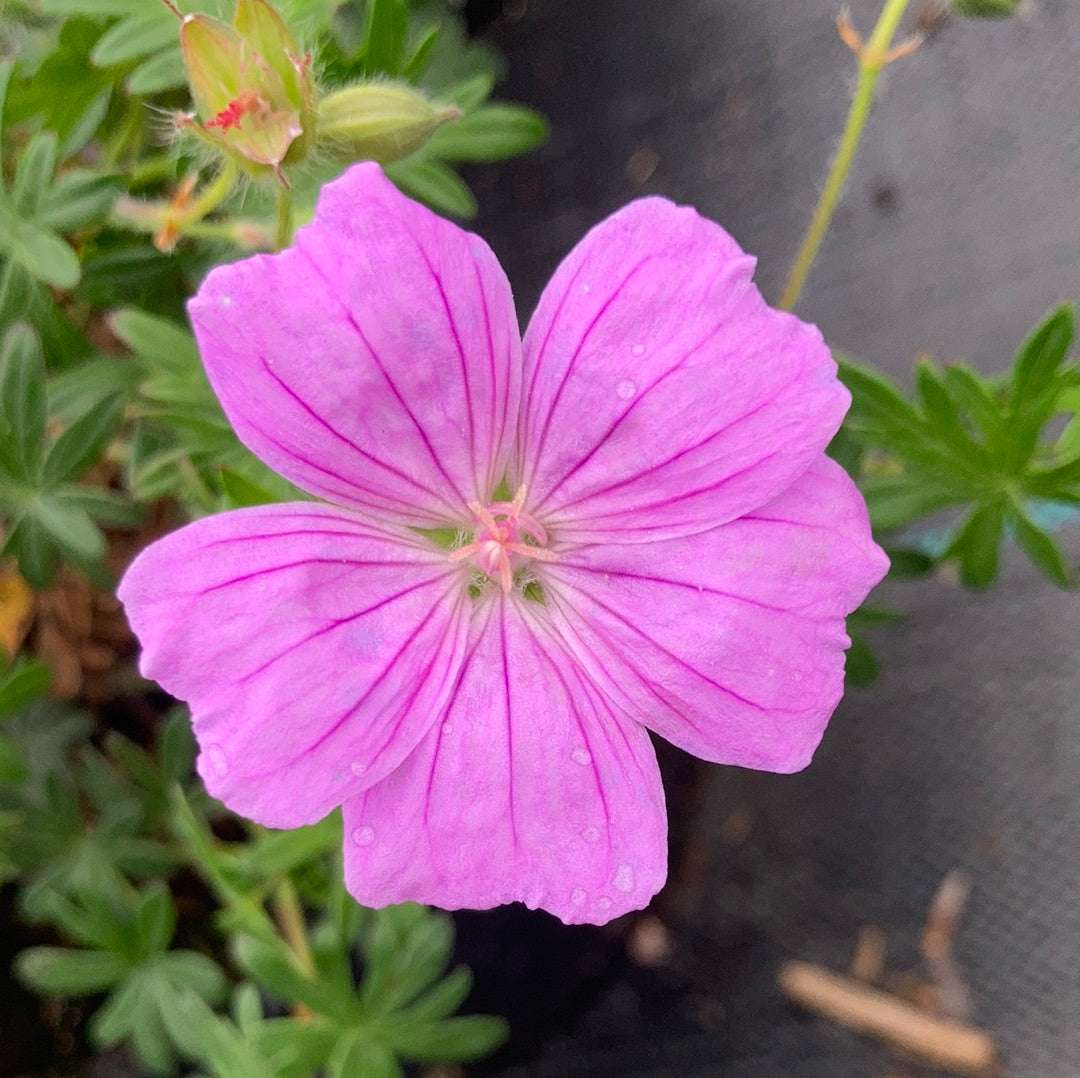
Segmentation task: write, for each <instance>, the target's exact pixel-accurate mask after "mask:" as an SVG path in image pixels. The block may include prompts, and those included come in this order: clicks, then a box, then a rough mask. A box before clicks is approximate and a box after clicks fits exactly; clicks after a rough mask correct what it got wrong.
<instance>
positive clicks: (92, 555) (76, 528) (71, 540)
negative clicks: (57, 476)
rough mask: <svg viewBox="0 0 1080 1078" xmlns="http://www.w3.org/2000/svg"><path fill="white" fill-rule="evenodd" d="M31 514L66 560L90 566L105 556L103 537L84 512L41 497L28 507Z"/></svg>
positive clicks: (57, 500) (46, 496)
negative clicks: (85, 563) (89, 563)
mask: <svg viewBox="0 0 1080 1078" xmlns="http://www.w3.org/2000/svg"><path fill="white" fill-rule="evenodd" d="M30 512H31V513H32V514H33V516H34V519H35V520H36V521H37V522H38V524H40V525H41V527H42V528H44V529H45V531H46V532H48V534H49V535H50V536H51V537H52V539H53V541H54V542H55V543H56V544H57V545H58V546H59V547H60V548H61V549H62V550H64V551H65V552H66V553H67V554H68V556H69V557H72V558H74V559H75V560H77V561H81V562H93V561H98V560H99V559H100V558H101V556H102V555H103V554H104V553H105V536H103V535H102V534H101V529H100V528H98V526H97V525H96V524H95V523H94V522H93V521H92V520H91V519H90V514H89V513H87V512H86V511H85V510H84V509H80V508H78V507H76V506H74V505H72V504H71V503H70V502H68V501H62V500H61V499H60V498H57V497H53V496H50V495H41V496H40V497H38V498H37V499H35V500H34V502H32V503H31V506H30Z"/></svg>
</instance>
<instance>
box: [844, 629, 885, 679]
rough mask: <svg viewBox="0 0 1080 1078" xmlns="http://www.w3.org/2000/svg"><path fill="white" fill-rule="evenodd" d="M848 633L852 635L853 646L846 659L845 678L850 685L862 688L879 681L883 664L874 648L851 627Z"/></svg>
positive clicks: (849, 649)
mask: <svg viewBox="0 0 1080 1078" xmlns="http://www.w3.org/2000/svg"><path fill="white" fill-rule="evenodd" d="M848 633H849V635H850V637H851V646H850V647H849V648H848V650H847V655H846V657H845V660H844V679H845V681H846V682H847V683H848V684H849V685H854V686H855V687H856V688H860V689H862V688H865V687H866V686H867V685H872V684H873V683H874V682H875V681H877V679H878V675H879V674H880V673H881V666H880V665H879V663H878V661H877V656H876V655H875V654H874V650H873V648H871V647H870V645H869V644H868V643H867V642H866V641H865V640H863V638H862V637H861V636H858V635H856V634H855V633H853V632H852V631H851V630H850V629H849V630H848Z"/></svg>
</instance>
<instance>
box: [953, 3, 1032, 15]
mask: <svg viewBox="0 0 1080 1078" xmlns="http://www.w3.org/2000/svg"><path fill="white" fill-rule="evenodd" d="M952 6H953V11H955V12H956V14H957V15H964V16H966V17H967V18H969V19H1007V18H1009V16H1010V15H1015V14H1016V12H1017V11H1018V10H1019V8H1020V0H952Z"/></svg>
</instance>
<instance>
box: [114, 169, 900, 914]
mask: <svg viewBox="0 0 1080 1078" xmlns="http://www.w3.org/2000/svg"><path fill="white" fill-rule="evenodd" d="M753 266H754V262H753V260H752V259H751V258H748V257H747V256H746V255H745V254H743V252H742V251H741V250H740V249H739V247H738V245H737V244H736V243H735V241H734V240H732V238H731V237H730V236H728V235H727V233H725V232H724V231H723V230H722V229H721V228H719V227H718V226H717V225H715V224H712V223H711V222H709V221H706V220H703V219H702V218H701V217H699V216H698V215H697V214H696V213H695V212H694V211H693V210H691V209H688V208H685V207H677V206H674V205H673V204H672V203H670V202H667V201H665V200H663V199H659V198H648V199H642V200H641V201H638V202H633V203H631V204H630V205H628V206H626V207H625V208H624V209H622V210H620V211H619V212H618V213H616V214H615V215H614V216H612V217H610V218H608V219H607V220H606V221H604V222H603V223H602V224H600V225H598V226H597V227H596V228H594V229H593V230H592V231H591V232H590V233H589V234H588V235H587V236H586V237H585V238H584V239H583V240H582V241H581V243H580V244H579V245H578V246H577V248H576V249H575V250H574V251H573V252H571V254H570V255H569V257H568V258H567V259H566V260H565V261H564V262H563V264H562V265H561V266H560V267H559V269H558V270H557V272H556V274H555V276H554V278H553V279H552V281H551V283H550V284H549V285H548V288H547V290H546V291H545V293H544V295H543V298H542V299H541V300H540V305H539V307H538V309H537V311H536V314H535V315H534V316H533V319H532V322H531V323H530V325H529V329H528V332H527V333H526V334H525V339H524V344H522V343H521V342H520V339H519V336H518V328H517V321H516V317H515V314H514V307H513V303H512V301H511V296H510V289H509V286H508V284H507V281H506V278H505V276H504V275H503V273H502V270H501V269H500V267H499V264H498V262H497V261H496V260H495V257H494V256H493V255H492V253H491V251H490V250H489V249H488V247H487V246H486V245H485V244H484V243H483V241H482V240H480V239H479V238H477V237H476V236H474V235H470V234H469V233H467V232H463V231H462V230H461V229H459V228H457V227H456V226H454V225H453V224H450V223H449V222H447V221H445V220H442V219H441V218H439V217H437V216H435V215H434V214H432V213H430V212H428V211H427V210H426V209H424V208H422V207H421V206H418V205H417V204H416V203H414V202H411V201H409V200H408V199H406V198H405V197H403V196H402V195H400V194H399V193H398V192H397V191H396V190H395V189H394V187H393V186H392V185H391V184H390V183H389V182H388V181H387V180H386V179H385V178H384V176H383V175H382V173H381V172H380V170H379V169H378V167H376V166H374V165H370V164H366V165H358V166H356V167H355V168H353V169H351V170H350V171H349V172H348V173H346V175H345V176H343V177H342V178H341V179H340V180H338V181H337V182H335V183H332V184H330V185H329V186H327V187H326V188H325V189H324V190H323V193H322V197H321V199H320V202H319V207H318V212H317V215H316V218H315V221H314V223H313V224H311V225H310V226H309V227H307V228H305V229H302V230H301V231H300V232H299V233H298V235H297V237H296V243H295V245H294V246H293V247H292V248H290V249H289V250H286V251H284V252H282V253H281V254H278V255H271V256H267V255H258V256H256V257H254V258H249V259H247V260H245V261H243V262H238V263H235V264H233V265H230V266H223V267H221V268H219V269H216V270H214V271H213V272H212V273H211V274H210V276H209V277H208V278H207V280H206V282H205V284H204V285H203V286H202V288H201V290H200V291H199V294H198V295H197V296H196V298H195V299H194V300H193V301H192V303H191V306H190V311H191V318H192V321H193V323H194V326H195V332H196V335H197V337H198V341H199V345H200V348H201V350H202V354H203V357H204V359H205V362H206V369H207V372H208V374H209V376H210V379H211V381H212V382H213V385H214V388H215V390H216V391H217V393H218V396H219V397H220V398H221V401H222V404H223V405H224V407H225V410H226V412H227V413H228V415H229V418H230V420H231V421H232V423H233V425H234V426H235V428H236V431H237V433H238V435H239V436H240V438H241V439H242V440H243V442H244V443H245V444H246V445H247V446H248V447H249V448H250V449H251V450H252V451H253V452H255V453H257V454H258V455H259V456H260V457H261V458H262V459H263V460H264V461H266V462H267V464H269V465H270V466H271V467H273V468H274V469H275V470H276V471H278V472H280V473H281V474H282V475H285V476H287V477H288V478H289V479H291V480H292V481H293V482H294V483H296V484H298V485H299V486H300V487H302V488H304V489H305V490H307V491H309V492H311V493H312V494H314V495H317V496H318V497H320V498H324V499H326V502H327V503H330V504H323V503H319V502H298V503H292V504H281V505H270V506H265V507H259V508H253V509H244V510H239V511H237V512H231V513H223V514H221V515H220V516H214V517H208V518H206V519H204V520H199V521H197V522H195V523H194V524H191V525H189V526H187V527H185V528H182V529H181V530H179V531H177V532H175V533H173V534H172V535H170V536H168V537H167V538H165V539H163V540H161V541H160V542H158V543H155V544H154V545H153V546H151V547H149V548H148V549H147V550H145V551H144V552H143V553H142V554H141V555H140V556H139V558H138V559H137V560H136V561H135V563H134V565H132V567H131V569H130V570H129V571H128V574H127V576H126V577H125V578H124V581H123V584H122V586H121V590H120V595H121V598H122V599H123V601H124V603H125V605H126V607H127V611H128V616H129V618H130V620H131V624H132V626H133V627H134V630H135V632H136V633H137V634H138V636H139V639H140V640H141V642H142V646H143V654H142V670H143V672H144V673H145V674H146V676H147V677H150V678H153V679H155V680H156V681H158V682H160V683H161V685H163V686H164V687H165V688H166V689H167V690H168V691H169V692H171V693H172V694H173V695H175V696H177V697H180V698H181V699H184V700H187V701H188V702H189V703H190V705H191V710H192V714H193V717H194V723H195V732H196V734H197V736H198V739H199V744H200V747H201V752H200V756H199V764H198V767H199V773H200V775H202V777H203V779H204V780H205V782H206V785H207V788H208V789H209V790H210V792H211V793H212V794H214V795H215V796H216V797H218V798H220V799H221V800H222V801H224V802H225V804H226V805H228V806H229V807H230V808H231V809H233V810H234V811H235V812H238V813H240V814H241V815H244V816H248V817H250V818H251V819H254V820H257V821H258V822H260V823H262V824H265V825H267V826H270V827H297V826H299V825H301V824H307V823H311V822H313V821H315V820H318V819H320V818H321V817H323V816H324V815H326V814H327V813H328V812H330V811H331V810H333V809H334V808H336V807H337V806H339V805H342V806H344V819H345V834H346V839H345V855H346V875H347V882H348V886H349V890H350V891H351V892H352V893H353V895H355V896H356V898H357V899H358V900H359V901H361V902H363V903H366V904H368V905H371V906H383V905H386V904H388V903H393V902H401V901H405V900H413V901H417V902H426V903H431V904H434V905H437V906H443V907H447V908H458V907H475V908H480V909H484V908H488V907H491V906H494V905H497V904H499V903H502V902H510V901H514V900H519V901H523V902H525V903H526V904H527V905H529V906H531V907H536V906H541V907H543V908H544V909H547V910H550V911H551V912H552V913H554V914H555V915H556V916H558V917H560V918H562V920H564V921H567V922H591V923H603V922H605V921H608V920H610V919H611V918H612V917H615V916H617V915H619V914H622V913H625V912H627V911H628V910H633V909H639V908H641V907H643V906H645V905H646V903H647V902H648V901H649V899H650V898H651V897H652V895H654V894H655V893H656V891H657V890H658V889H659V888H660V886H661V885H662V884H663V882H664V877H665V873H666V847H667V835H666V830H667V825H666V818H665V812H664V796H663V790H662V788H661V784H660V778H659V775H658V773H657V767H656V760H655V757H654V754H653V748H652V745H651V743H650V741H649V736H648V734H647V732H646V730H647V729H648V730H652V731H655V732H656V733H658V734H660V735H661V736H663V737H665V738H667V739H668V740H670V741H673V742H674V743H675V744H676V745H678V746H680V747H681V748H683V749H686V750H687V751H689V752H692V753H694V754H695V755H697V756H701V757H704V758H705V759H708V760H715V761H718V762H720V763H727V764H739V765H742V766H745V767H754V768H763V769H766V770H771V771H794V770H797V769H798V768H801V767H804V766H805V765H806V764H807V762H808V761H809V760H810V757H811V755H812V753H813V751H814V749H815V747H816V746H817V744H818V741H819V740H820V738H821V735H822V732H823V730H824V728H825V724H826V722H827V721H828V718H829V715H830V714H831V712H832V711H833V709H834V708H835V706H836V704H837V701H838V700H839V699H840V696H841V693H842V691H843V668H844V649H845V647H846V646H847V644H848V639H847V637H846V636H845V635H844V621H843V619H844V615H845V614H847V613H848V612H850V611H851V610H852V609H854V608H855V607H856V606H857V605H858V603H859V602H860V601H861V600H862V598H863V597H864V596H865V594H866V593H867V591H868V590H869V588H870V587H871V586H872V585H873V584H875V583H876V582H877V581H878V580H879V579H880V578H881V576H882V575H883V574H884V572H885V569H886V565H887V562H886V559H885V557H884V555H883V554H882V552H881V551H880V550H879V549H878V548H877V547H876V546H875V545H874V543H873V541H872V539H871V536H870V531H869V527H868V523H867V517H866V512H865V508H864V506H863V503H862V500H861V498H860V497H859V494H858V493H857V491H856V489H855V487H854V486H853V484H852V483H851V481H850V480H849V479H848V477H847V476H846V475H845V474H844V472H843V471H842V470H841V469H840V468H839V467H838V466H837V465H836V464H834V463H833V462H832V461H830V460H829V459H828V458H826V457H825V456H824V454H823V450H824V449H825V446H826V444H827V443H828V442H829V440H830V438H831V437H832V436H833V434H834V433H835V431H836V429H837V427H838V426H839V424H840V420H841V418H842V416H843V414H844V412H845V410H846V408H847V406H848V394H847V393H846V391H845V390H844V389H843V387H842V386H841V385H840V384H839V382H838V381H837V379H836V369H835V366H834V364H833V362H832V360H831V359H830V357H829V353H828V351H827V349H826V348H825V345H824V344H823V342H822V339H821V335H820V334H819V333H818V331H817V330H816V329H814V328H813V327H811V326H807V325H804V324H803V323H802V322H800V321H798V320H797V319H796V318H794V317H792V316H791V315H787V314H781V313H778V312H776V311H773V310H770V309H769V308H768V307H767V306H766V305H765V303H764V302H763V301H762V299H761V296H760V295H759V293H758V291H757V289H756V288H755V287H754V285H753V284H752V283H751V273H752V271H753ZM500 490H501V491H502V493H497V492H499V491H500ZM434 529H443V530H445V531H443V532H440V533H438V534H435V533H434ZM446 534H450V535H454V534H456V535H457V539H456V541H455V542H453V543H450V544H448V543H447V541H446V538H445V535H446ZM440 539H441V541H439V540H440Z"/></svg>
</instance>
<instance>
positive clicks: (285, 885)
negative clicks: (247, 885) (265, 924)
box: [274, 876, 315, 977]
mask: <svg viewBox="0 0 1080 1078" xmlns="http://www.w3.org/2000/svg"><path fill="white" fill-rule="evenodd" d="M274 912H275V913H276V914H277V921H278V925H279V926H280V928H281V934H282V936H284V937H285V941H286V943H288V945H289V947H290V948H292V952H293V955H294V956H295V957H296V964H297V965H298V966H299V967H300V969H301V971H302V972H303V973H304V974H306V975H307V976H308V977H314V976H315V959H314V957H313V956H312V954H311V944H310V943H309V942H308V934H307V922H306V921H305V920H304V911H303V909H301V907H300V900H299V899H298V898H297V897H296V888H295V887H293V885H292V881H291V880H290V879H289V877H288V876H286V877H284V879H282V881H281V882H280V883H279V884H278V886H277V892H276V893H275V895H274Z"/></svg>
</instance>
